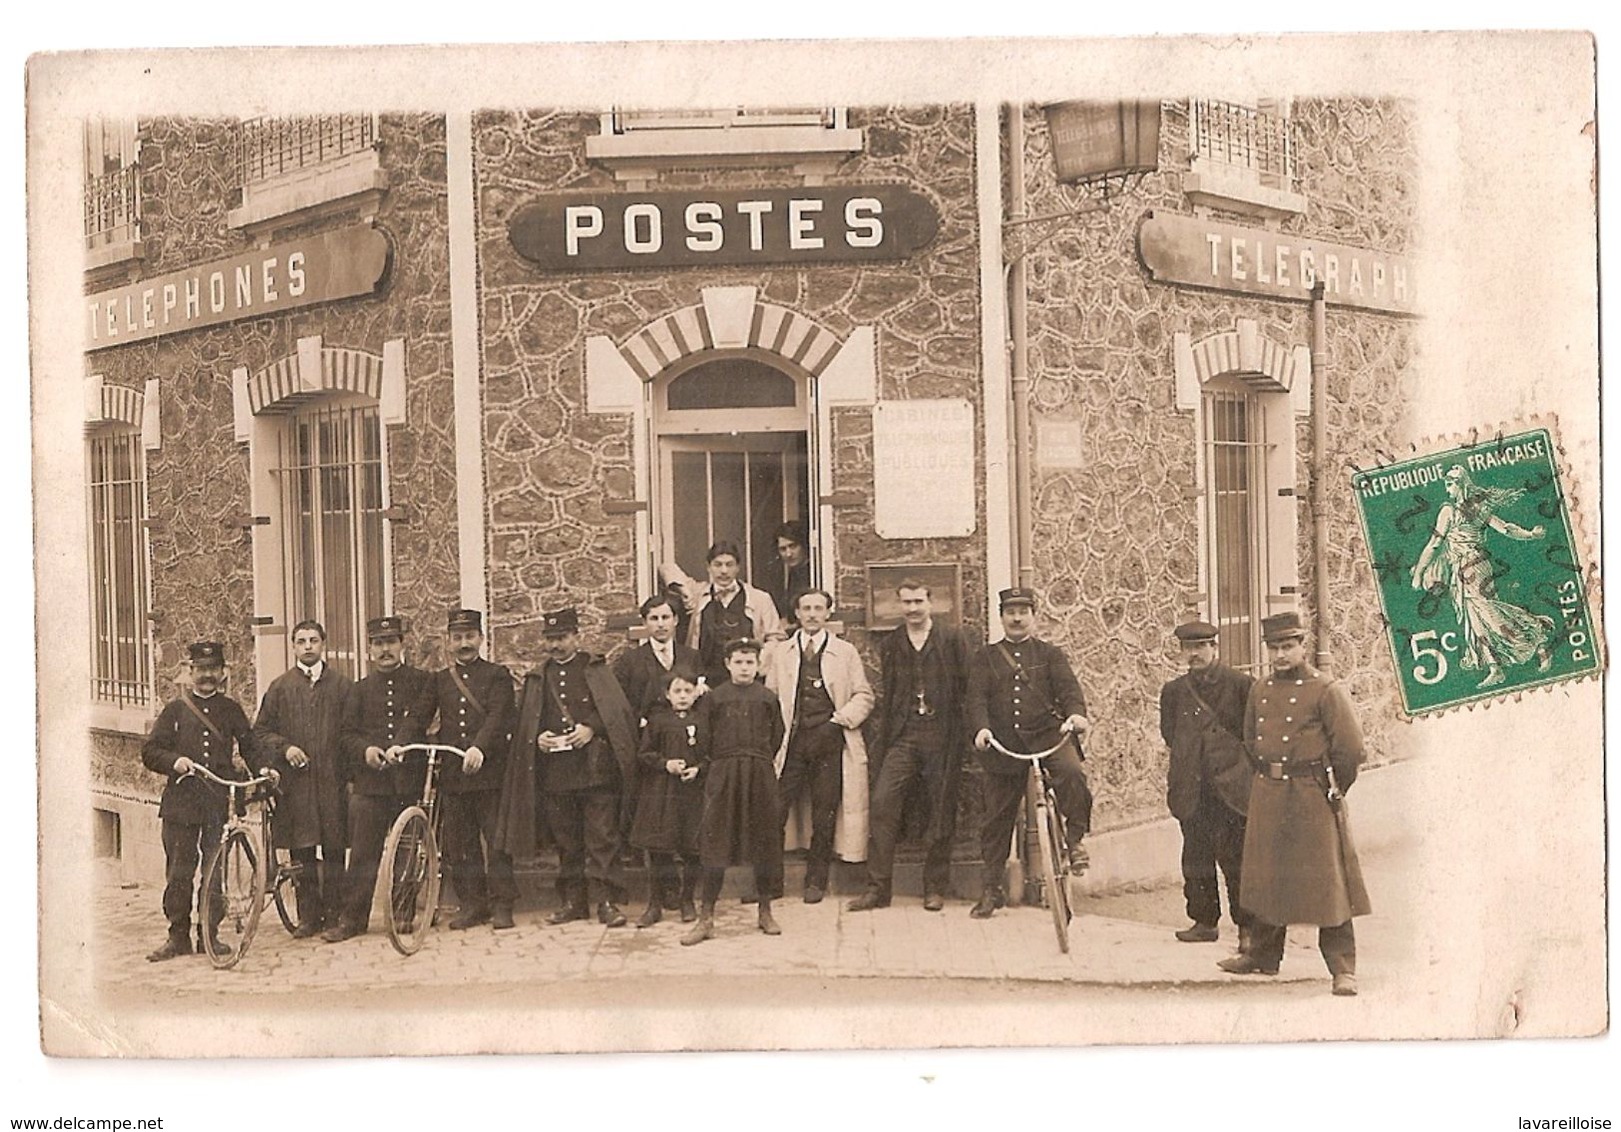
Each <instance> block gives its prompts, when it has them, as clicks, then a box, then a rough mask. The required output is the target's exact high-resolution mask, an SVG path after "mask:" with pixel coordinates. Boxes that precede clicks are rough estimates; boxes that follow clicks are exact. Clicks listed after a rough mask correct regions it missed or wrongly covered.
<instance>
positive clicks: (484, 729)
mask: <svg viewBox="0 0 1621 1132" xmlns="http://www.w3.org/2000/svg"><path fill="white" fill-rule="evenodd" d="M451 666H452V668H454V669H455V671H456V672H457V674H459V675H460V676H461V678H462V683H464V684H466V685H467V691H468V692H471V693H472V696H471V698H470V697H469V696H468V695H467V694H466V693H464V692H463V691H462V690H461V689H460V688H459V687H457V686H456V680H455V678H454V677H453V676H451V674H450V673H451V669H449V668H442V669H440V670H439V671H437V672H434V673H431V674H430V675H429V677H428V682H427V684H426V685H425V686H424V690H423V694H422V697H421V698H420V699H419V700H418V701H417V703H418V707H417V715H418V717H419V718H420V719H421V720H422V722H423V726H424V727H426V726H428V723H429V721H430V720H432V719H433V718H434V717H435V716H437V717H438V719H439V736H438V742H440V743H445V744H447V745H449V746H452V747H459V748H461V749H462V750H464V751H465V750H467V749H468V748H469V747H477V748H478V749H479V750H480V751H482V752H484V765H483V766H482V767H480V768H479V770H478V771H477V772H476V773H474V774H464V773H463V772H462V768H461V767H460V766H459V765H458V763H459V760H458V759H457V758H456V757H455V756H451V757H450V759H449V760H448V761H446V762H445V763H444V764H443V765H444V770H443V771H442V772H441V773H440V775H439V785H440V786H441V787H442V788H443V789H444V792H445V793H446V794H472V793H476V792H477V791H480V790H499V789H501V782H502V779H503V778H504V777H505V776H506V765H507V745H508V743H509V741H510V737H511V734H512V717H513V716H512V673H511V672H509V671H508V670H507V668H506V666H505V665H500V664H492V663H490V662H489V661H487V660H485V659H484V658H483V657H481V656H480V657H475V658H474V659H473V661H472V663H470V664H457V663H456V662H455V661H454V660H453V661H451ZM475 701H476V702H475Z"/></svg>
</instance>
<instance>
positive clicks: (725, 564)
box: [664, 541, 782, 688]
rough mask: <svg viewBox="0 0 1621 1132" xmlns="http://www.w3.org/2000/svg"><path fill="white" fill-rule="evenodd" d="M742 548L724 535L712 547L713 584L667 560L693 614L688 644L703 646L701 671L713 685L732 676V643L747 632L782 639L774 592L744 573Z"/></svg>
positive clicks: (707, 556)
mask: <svg viewBox="0 0 1621 1132" xmlns="http://www.w3.org/2000/svg"><path fill="white" fill-rule="evenodd" d="M742 559H743V555H742V552H741V551H739V550H738V548H737V544H736V543H734V542H726V541H721V542H717V543H715V544H714V545H713V546H711V547H710V548H709V551H708V553H706V554H705V555H704V560H705V561H706V562H707V563H708V565H709V584H708V585H707V586H705V585H702V584H701V583H699V582H696V581H694V580H693V579H691V578H688V577H687V576H686V575H684V574H683V573H681V568H680V567H679V566H666V567H665V570H664V573H665V578H666V580H667V581H671V582H674V583H675V584H676V586H677V587H678V588H679V589H680V591H681V595H682V598H683V599H684V600H685V601H686V603H687V608H689V609H691V610H692V618H691V621H690V623H689V625H688V628H687V634H688V636H687V644H689V645H691V646H692V647H693V648H695V649H697V650H698V655H699V657H700V658H701V660H702V664H703V666H702V668H700V669H699V671H700V672H701V673H702V674H703V676H704V678H705V679H706V680H707V681H708V682H709V686H710V687H711V688H718V687H720V686H721V685H722V684H725V683H728V682H729V681H730V680H731V677H730V675H729V674H728V673H727V671H726V646H727V644H729V643H730V642H732V641H736V640H742V639H745V638H751V637H752V638H754V639H755V640H760V641H765V642H767V643H770V642H771V641H776V640H781V639H782V628H781V622H780V619H779V618H778V616H777V607H776V605H775V604H773V602H772V600H771V595H770V594H768V593H766V592H765V591H764V590H759V589H755V588H754V587H753V586H751V585H749V584H748V583H747V582H745V581H743V580H742V579H741V578H739V577H738V571H739V569H740V568H741V567H740V565H739V564H740V563H741V562H742Z"/></svg>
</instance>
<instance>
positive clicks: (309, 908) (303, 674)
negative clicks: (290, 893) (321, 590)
mask: <svg viewBox="0 0 1621 1132" xmlns="http://www.w3.org/2000/svg"><path fill="white" fill-rule="evenodd" d="M293 659H294V660H295V661H296V663H295V664H294V665H293V667H292V668H289V669H288V670H287V671H286V672H284V673H282V674H281V675H280V676H278V677H276V679H275V680H273V681H271V684H270V687H269V688H268V689H266V691H265V694H264V699H263V700H262V701H261V702H260V704H259V717H258V718H257V719H256V720H254V723H253V739H254V743H255V744H256V745H257V747H258V749H259V751H260V753H261V754H262V755H264V756H266V757H268V758H269V760H270V766H271V769H273V770H275V771H276V772H277V773H278V774H280V775H281V800H280V802H278V803H277V805H276V818H275V832H276V844H277V845H279V846H280V847H281V848H283V849H286V850H288V851H289V853H290V855H291V856H292V859H293V861H294V863H296V864H298V865H300V866H301V868H300V869H299V872H298V877H297V880H296V881H295V882H294V883H295V885H296V891H297V893H298V927H297V928H296V929H295V930H294V931H293V938H295V939H308V938H309V937H310V936H313V935H316V934H317V933H319V932H320V931H321V928H322V926H323V924H325V923H326V921H327V920H328V919H330V921H331V923H332V924H336V923H337V922H338V915H339V909H340V907H341V905H342V903H343V874H344V863H343V855H344V847H345V844H346V842H347V828H346V827H347V824H348V815H347V813H346V811H347V808H348V798H347V789H348V783H347V780H346V769H347V768H346V767H345V766H344V762H343V752H342V750H341V749H340V746H339V744H340V741H341V735H342V731H343V708H344V704H345V703H346V702H347V701H348V698H349V689H350V687H351V686H352V683H353V682H352V681H351V680H350V679H349V677H347V676H345V675H344V674H343V673H341V672H339V671H338V670H337V669H335V668H333V667H332V666H331V665H329V664H327V662H326V629H324V628H323V627H322V626H321V624H320V622H318V621H300V622H299V623H298V624H297V625H294V626H293ZM317 850H319V851H320V862H319V864H317V862H316V851H317Z"/></svg>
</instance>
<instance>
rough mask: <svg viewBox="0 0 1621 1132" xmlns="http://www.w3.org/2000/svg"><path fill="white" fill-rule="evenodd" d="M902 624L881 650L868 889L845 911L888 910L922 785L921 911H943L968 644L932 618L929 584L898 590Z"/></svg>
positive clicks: (912, 581) (907, 582) (962, 742)
mask: <svg viewBox="0 0 1621 1132" xmlns="http://www.w3.org/2000/svg"><path fill="white" fill-rule="evenodd" d="M895 592H896V596H898V597H899V598H900V603H901V616H902V617H903V618H904V624H902V625H901V627H900V628H898V629H895V630H893V631H891V632H890V633H889V634H887V635H886V636H885V637H884V639H883V643H882V644H880V645H879V646H878V655H879V659H880V663H881V664H882V666H883V668H882V672H881V675H880V677H879V682H880V691H881V695H880V702H882V704H883V705H884V719H883V725H882V726H881V727H880V729H879V736H880V746H879V756H880V758H881V762H880V764H879V768H878V779H877V785H876V786H874V788H873V794H872V846H871V848H870V850H869V851H868V855H867V877H868V880H867V891H866V892H865V893H863V894H862V895H860V896H858V897H856V898H855V899H854V900H852V901H850V904H849V910H850V911H852V912H864V911H867V910H868V909H871V908H886V907H888V906H889V902H890V897H891V887H892V883H891V882H892V880H893V876H894V869H895V843H896V841H898V840H899V838H900V831H901V812H902V809H903V807H904V805H905V802H906V795H907V792H908V791H909V790H910V789H911V788H912V785H913V784H914V783H917V782H921V783H922V784H923V792H924V799H925V801H926V803H927V810H928V821H929V824H928V829H927V831H926V833H925V835H924V842H925V845H926V846H927V849H926V856H925V857H924V863H923V907H924V908H926V909H928V910H929V911H930V912H938V911H940V910H941V909H942V908H944V907H945V896H946V893H947V892H948V891H949V890H950V887H951V841H952V837H953V836H954V835H955V833H956V830H957V783H958V780H959V778H960V777H961V773H962V754H963V750H964V748H965V746H966V738H967V737H966V736H965V735H964V734H963V727H964V723H963V708H964V706H965V704H966V702H967V699H968V641H967V639H966V638H965V637H964V636H963V634H962V633H961V632H959V631H958V630H956V629H952V628H950V627H948V626H945V625H940V624H938V623H936V621H935V620H934V603H933V599H932V595H931V594H930V592H929V587H928V585H927V584H925V583H924V582H921V581H919V580H918V579H916V578H906V579H903V580H902V581H901V583H900V585H899V586H897V587H896V591H895Z"/></svg>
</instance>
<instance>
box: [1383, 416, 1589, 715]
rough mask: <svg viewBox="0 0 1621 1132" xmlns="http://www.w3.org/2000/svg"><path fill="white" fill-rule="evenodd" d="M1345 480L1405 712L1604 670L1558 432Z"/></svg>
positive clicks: (1469, 446)
mask: <svg viewBox="0 0 1621 1132" xmlns="http://www.w3.org/2000/svg"><path fill="white" fill-rule="evenodd" d="M1351 487H1352V490H1353V491H1354V492H1355V493H1356V498H1357V512H1358V514H1359V515H1360V516H1361V519H1362V529H1363V533H1364V535H1365V536H1366V538H1367V545H1368V553H1369V555H1370V556H1371V559H1372V561H1371V563H1370V564H1371V566H1372V567H1373V574H1374V581H1375V583H1376V584H1377V586H1378V589H1379V601H1380V606H1381V608H1382V610H1383V612H1384V616H1385V621H1386V630H1387V634H1388V639H1389V641H1390V648H1391V652H1392V654H1393V656H1394V658H1395V663H1396V674H1397V677H1398V684H1399V685H1400V688H1401V696H1402V707H1403V710H1405V711H1406V712H1407V714H1408V715H1415V716H1416V715H1423V714H1426V713H1430V712H1436V711H1442V710H1445V709H1446V708H1450V707H1454V706H1456V705H1458V704H1465V703H1470V702H1473V701H1477V700H1486V699H1493V698H1497V697H1501V696H1505V695H1509V694H1512V693H1515V692H1520V691H1523V690H1525V689H1527V688H1533V687H1537V686H1539V685H1543V684H1552V683H1556V682H1558V681H1561V680H1571V679H1577V678H1580V677H1583V676H1586V675H1589V674H1592V673H1596V672H1597V671H1599V668H1600V666H1601V656H1600V645H1599V640H1598V632H1597V623H1596V622H1595V620H1594V618H1593V611H1592V609H1591V607H1590V604H1589V596H1590V595H1589V593H1588V577H1587V572H1586V567H1585V566H1584V565H1583V559H1582V557H1581V555H1580V553H1579V552H1578V549H1577V540H1576V537H1575V536H1576V533H1577V531H1576V528H1575V527H1574V525H1573V523H1572V521H1571V515H1570V506H1569V504H1570V500H1569V496H1568V495H1567V492H1566V484H1565V482H1564V480H1563V479H1562V477H1561V471H1560V466H1559V452H1558V446H1557V442H1556V440H1555V438H1554V434H1553V432H1552V430H1551V429H1550V428H1548V427H1546V426H1538V427H1531V428H1526V429H1523V430H1520V431H1516V432H1514V433H1512V434H1505V433H1501V432H1500V433H1497V434H1495V435H1494V436H1493V437H1492V438H1491V439H1489V440H1488V439H1479V440H1474V441H1469V442H1466V443H1460V444H1458V445H1456V446H1455V447H1451V448H1446V449H1442V450H1439V451H1434V452H1431V453H1428V454H1426V455H1420V456H1415V457H1413V458H1412V459H1409V460H1404V461H1401V462H1399V463H1392V464H1388V465H1384V466H1381V467H1378V468H1374V469H1371V470H1358V471H1357V472H1355V473H1354V474H1353V475H1352V477H1351Z"/></svg>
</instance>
